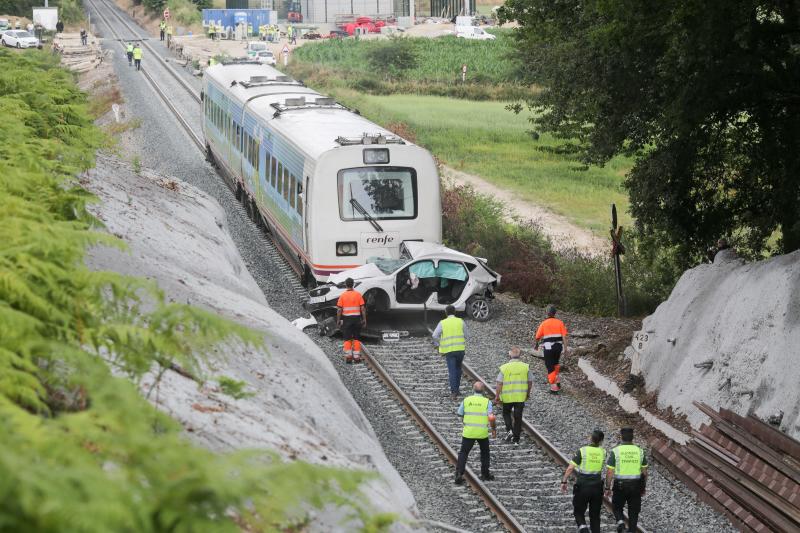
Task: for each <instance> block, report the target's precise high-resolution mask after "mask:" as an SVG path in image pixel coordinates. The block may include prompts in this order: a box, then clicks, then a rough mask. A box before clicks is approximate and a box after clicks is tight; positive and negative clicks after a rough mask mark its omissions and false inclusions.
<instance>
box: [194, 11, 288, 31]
mask: <svg viewBox="0 0 800 533" xmlns="http://www.w3.org/2000/svg"><path fill="white" fill-rule="evenodd" d="M209 21H213V22H214V23H215V24H222V25H223V26H224V27H225V28H234V27H236V24H237V23H239V22H244V23H246V24H252V25H253V31H256V32H257V31H258V27H259V26H261V25H262V24H277V23H278V14H277V12H275V11H272V10H270V9H204V10H203V26H207V25H208V23H209Z"/></svg>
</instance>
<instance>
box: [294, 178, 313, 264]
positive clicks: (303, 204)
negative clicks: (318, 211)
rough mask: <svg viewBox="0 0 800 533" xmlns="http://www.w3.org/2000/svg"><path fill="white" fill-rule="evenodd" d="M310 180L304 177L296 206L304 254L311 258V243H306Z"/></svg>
mask: <svg viewBox="0 0 800 533" xmlns="http://www.w3.org/2000/svg"><path fill="white" fill-rule="evenodd" d="M310 185H311V179H310V178H309V177H308V176H306V179H305V182H304V183H303V184H302V189H301V190H300V191H299V194H298V195H297V205H298V206H299V207H300V209H299V211H300V223H301V224H302V225H303V248H304V251H305V252H306V254H308V256H309V257H311V255H312V254H311V243H310V242H309V241H308V233H309V232H308V219H309V218H310V209H309V208H308V206H309V205H311V194H310V193H311V187H310Z"/></svg>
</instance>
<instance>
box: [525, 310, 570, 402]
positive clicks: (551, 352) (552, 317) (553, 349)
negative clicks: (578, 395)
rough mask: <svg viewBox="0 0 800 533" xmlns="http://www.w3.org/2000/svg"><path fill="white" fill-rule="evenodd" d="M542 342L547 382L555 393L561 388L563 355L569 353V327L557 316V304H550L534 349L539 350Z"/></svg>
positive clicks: (538, 331) (538, 332) (537, 334)
mask: <svg viewBox="0 0 800 533" xmlns="http://www.w3.org/2000/svg"><path fill="white" fill-rule="evenodd" d="M540 344H541V345H542V349H543V351H544V365H545V367H546V368H547V382H548V383H549V384H550V392H552V393H554V394H555V393H557V392H558V391H560V390H561V380H560V379H559V377H558V374H559V372H560V371H561V364H560V362H561V356H562V355H564V356H566V355H567V327H566V326H565V325H564V323H563V322H562V321H560V320H559V319H557V318H556V308H555V306H552V305H551V306H548V308H547V319H546V320H545V321H544V322H542V323H541V325H540V326H539V329H537V330H536V342H535V343H534V345H533V347H534V349H536V350H538V349H539V345H540Z"/></svg>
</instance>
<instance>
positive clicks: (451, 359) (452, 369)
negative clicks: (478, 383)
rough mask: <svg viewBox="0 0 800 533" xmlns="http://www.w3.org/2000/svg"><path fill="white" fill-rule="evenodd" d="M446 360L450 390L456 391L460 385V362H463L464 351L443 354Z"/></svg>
mask: <svg viewBox="0 0 800 533" xmlns="http://www.w3.org/2000/svg"><path fill="white" fill-rule="evenodd" d="M445 359H446V360H447V376H448V379H449V381H450V392H452V393H454V394H455V393H457V392H458V388H459V386H460V385H461V363H463V362H464V352H463V351H460V352H450V353H448V354H447V355H446V356H445Z"/></svg>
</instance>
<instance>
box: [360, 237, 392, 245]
mask: <svg viewBox="0 0 800 533" xmlns="http://www.w3.org/2000/svg"><path fill="white" fill-rule="evenodd" d="M364 242H365V243H366V244H383V245H384V246H385V245H387V244H391V243H393V242H394V237H392V236H391V235H378V236H377V237H367V238H366V239H364Z"/></svg>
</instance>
